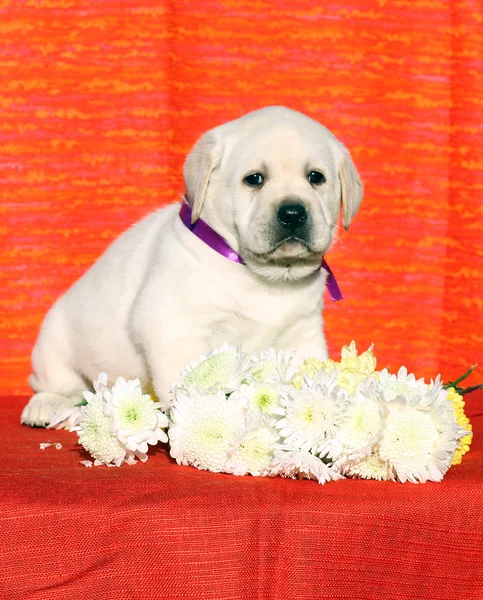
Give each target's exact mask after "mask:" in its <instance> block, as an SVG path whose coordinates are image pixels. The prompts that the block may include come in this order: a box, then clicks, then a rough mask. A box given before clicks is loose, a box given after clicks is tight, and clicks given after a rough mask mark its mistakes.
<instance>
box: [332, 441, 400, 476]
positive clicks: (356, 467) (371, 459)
mask: <svg viewBox="0 0 483 600" xmlns="http://www.w3.org/2000/svg"><path fill="white" fill-rule="evenodd" d="M341 472H342V473H343V474H344V475H347V476H348V477H356V478H359V479H378V480H379V481H381V480H382V481H387V480H391V481H394V474H393V469H392V468H391V467H390V466H389V463H388V462H387V461H384V460H382V459H381V457H380V456H379V450H378V449H377V448H375V449H373V450H372V452H371V454H370V455H369V456H366V457H365V458H363V459H362V460H359V461H355V462H348V463H346V464H345V465H344V466H343V467H342V469H341Z"/></svg>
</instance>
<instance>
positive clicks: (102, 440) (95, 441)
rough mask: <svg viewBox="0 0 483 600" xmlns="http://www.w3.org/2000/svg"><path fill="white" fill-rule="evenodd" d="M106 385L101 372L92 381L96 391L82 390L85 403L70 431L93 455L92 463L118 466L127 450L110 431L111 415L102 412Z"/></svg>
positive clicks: (105, 378) (123, 459)
mask: <svg viewBox="0 0 483 600" xmlns="http://www.w3.org/2000/svg"><path fill="white" fill-rule="evenodd" d="M106 385H107V375H106V374H105V373H101V374H100V375H99V377H98V379H97V380H96V381H95V382H94V389H95V391H96V393H95V394H93V393H92V392H84V398H85V399H86V401H87V404H86V405H85V406H82V407H81V419H80V422H79V423H78V425H76V426H75V427H74V428H73V429H72V431H77V433H78V436H79V443H80V444H81V445H82V446H83V447H84V448H85V449H86V450H87V451H88V452H89V453H90V454H91V455H92V456H93V458H94V459H95V460H94V465H96V466H98V465H116V466H118V467H119V466H121V465H122V463H123V462H125V460H126V459H127V452H126V449H125V448H124V446H123V445H122V444H121V442H120V441H119V440H118V438H117V436H116V435H115V434H113V433H112V431H111V424H112V419H111V417H110V416H109V415H106V414H105V412H104V405H105V400H104V396H103V391H104V388H105V389H107V388H106Z"/></svg>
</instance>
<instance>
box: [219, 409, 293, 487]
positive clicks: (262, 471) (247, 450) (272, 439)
mask: <svg viewBox="0 0 483 600" xmlns="http://www.w3.org/2000/svg"><path fill="white" fill-rule="evenodd" d="M279 441H280V435H279V434H278V432H277V431H275V430H274V428H273V423H272V422H271V421H270V420H269V419H267V418H266V417H264V416H262V414H261V413H260V412H259V413H258V414H257V415H254V414H248V415H247V416H246V420H245V424H244V427H243V429H242V430H241V431H240V432H239V433H238V435H237V439H236V441H235V443H234V445H233V449H232V451H231V457H230V459H229V461H228V463H227V465H226V472H227V473H233V474H234V475H246V474H247V473H249V474H250V475H255V476H262V477H263V476H265V475H267V473H268V468H269V466H270V464H271V462H272V459H273V456H274V452H275V450H277V449H279V448H280V447H281V446H280V443H279Z"/></svg>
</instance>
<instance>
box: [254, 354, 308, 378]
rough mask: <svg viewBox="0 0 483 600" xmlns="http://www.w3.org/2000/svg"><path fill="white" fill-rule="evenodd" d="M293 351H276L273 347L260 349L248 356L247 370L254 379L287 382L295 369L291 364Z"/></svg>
mask: <svg viewBox="0 0 483 600" xmlns="http://www.w3.org/2000/svg"><path fill="white" fill-rule="evenodd" d="M294 356H295V354H294V353H293V352H284V351H283V350H280V351H279V352H277V351H276V350H275V348H268V350H262V351H261V352H260V353H259V355H258V353H253V354H252V355H251V356H250V364H249V367H248V372H249V374H250V375H251V377H252V378H253V379H254V380H255V381H263V382H267V381H272V380H276V381H280V382H282V383H288V381H289V380H290V379H291V378H292V377H293V376H294V375H295V373H296V372H297V370H296V369H295V367H293V366H292V361H293V359H294Z"/></svg>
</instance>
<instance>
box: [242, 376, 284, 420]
mask: <svg viewBox="0 0 483 600" xmlns="http://www.w3.org/2000/svg"><path fill="white" fill-rule="evenodd" d="M282 392H283V389H282V385H281V384H280V383H278V382H276V381H273V382H263V381H256V382H252V383H242V384H241V386H240V389H239V390H237V391H236V392H234V395H233V398H234V399H239V403H240V406H241V407H242V408H244V409H246V410H248V411H251V412H258V411H261V412H262V413H263V414H267V415H284V414H285V410H284V409H283V408H282V406H281V404H280V398H281V394H282Z"/></svg>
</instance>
